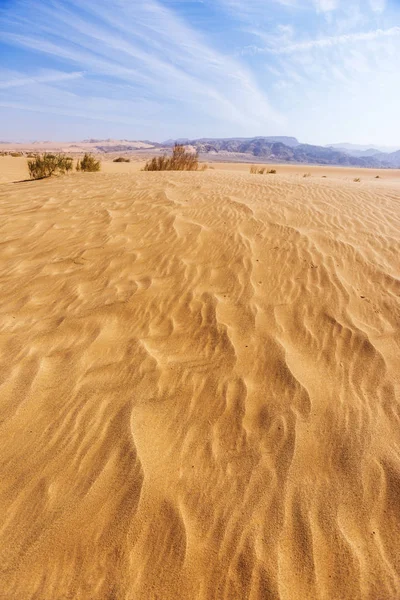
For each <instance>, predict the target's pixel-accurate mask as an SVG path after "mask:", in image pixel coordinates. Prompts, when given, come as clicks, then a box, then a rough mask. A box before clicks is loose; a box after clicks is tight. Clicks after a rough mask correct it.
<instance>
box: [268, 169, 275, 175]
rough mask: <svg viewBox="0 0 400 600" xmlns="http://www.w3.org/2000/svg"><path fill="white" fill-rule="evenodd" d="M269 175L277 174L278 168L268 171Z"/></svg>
mask: <svg viewBox="0 0 400 600" xmlns="http://www.w3.org/2000/svg"><path fill="white" fill-rule="evenodd" d="M267 173H268V175H276V169H270V170H269V171H267Z"/></svg>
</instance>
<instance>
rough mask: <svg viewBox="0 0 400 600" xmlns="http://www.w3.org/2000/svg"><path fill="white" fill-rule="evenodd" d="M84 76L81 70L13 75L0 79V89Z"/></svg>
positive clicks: (56, 81)
mask: <svg viewBox="0 0 400 600" xmlns="http://www.w3.org/2000/svg"><path fill="white" fill-rule="evenodd" d="M83 76H84V72H83V71H75V72H72V73H62V72H55V73H48V74H44V75H36V76H33V77H19V76H14V77H12V78H11V79H7V80H6V81H1V80H0V89H2V90H5V89H8V88H14V87H21V86H26V85H28V86H32V85H35V84H37V83H59V82H62V81H71V80H72V79H79V78H81V77H83Z"/></svg>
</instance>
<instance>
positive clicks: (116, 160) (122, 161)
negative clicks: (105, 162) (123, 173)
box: [113, 156, 131, 163]
mask: <svg viewBox="0 0 400 600" xmlns="http://www.w3.org/2000/svg"><path fill="white" fill-rule="evenodd" d="M113 162H117V163H120V162H121V163H127V162H131V159H130V158H124V157H123V156H119V157H118V158H114V160H113Z"/></svg>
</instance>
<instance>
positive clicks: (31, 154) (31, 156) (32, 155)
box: [26, 152, 38, 158]
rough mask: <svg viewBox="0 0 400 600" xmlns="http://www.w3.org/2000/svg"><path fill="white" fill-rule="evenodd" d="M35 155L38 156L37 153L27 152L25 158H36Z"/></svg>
mask: <svg viewBox="0 0 400 600" xmlns="http://www.w3.org/2000/svg"><path fill="white" fill-rule="evenodd" d="M37 156H38V154H37V153H36V154H35V153H33V152H29V153H28V154H27V155H26V158H36V157H37Z"/></svg>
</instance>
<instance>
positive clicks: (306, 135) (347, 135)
mask: <svg viewBox="0 0 400 600" xmlns="http://www.w3.org/2000/svg"><path fill="white" fill-rule="evenodd" d="M0 31H1V34H0V40H1V42H0V56H1V61H0V110H1V115H2V118H1V120H0V139H3V140H13V141H25V140H33V139H40V140H45V139H51V140H74V139H75V140H78V139H83V138H88V137H96V138H108V137H111V138H124V139H150V140H156V141H161V140H164V139H166V138H169V137H174V138H175V137H189V138H195V137H203V136H207V137H222V136H224V137H231V136H255V135H294V136H296V137H298V138H299V139H300V140H301V141H304V142H308V143H316V144H327V143H334V142H343V141H351V142H354V143H360V144H375V145H378V144H380V145H384V144H386V145H394V146H399V147H400V117H399V105H400V0H187V1H186V0H84V1H83V0H62V1H58V0H41V1H40V0H38V1H36V0H0Z"/></svg>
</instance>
